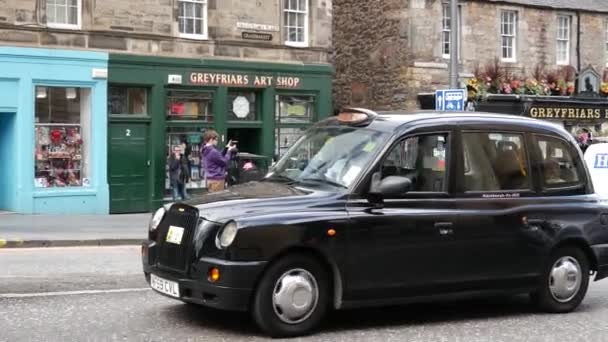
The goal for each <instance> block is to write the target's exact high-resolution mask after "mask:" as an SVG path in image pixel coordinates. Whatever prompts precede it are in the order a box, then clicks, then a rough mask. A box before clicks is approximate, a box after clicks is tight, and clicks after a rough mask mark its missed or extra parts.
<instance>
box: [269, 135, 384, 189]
mask: <svg viewBox="0 0 608 342" xmlns="http://www.w3.org/2000/svg"><path fill="white" fill-rule="evenodd" d="M387 138H388V134H387V133H384V132H379V131H375V130H371V129H367V128H355V127H348V126H338V127H321V128H314V129H311V130H309V131H308V132H307V133H306V134H305V135H304V136H303V137H302V138H300V139H299V140H298V141H297V142H296V143H295V144H294V145H293V146H292V147H291V148H290V149H289V150H288V151H287V153H286V154H285V155H284V156H283V157H282V158H281V159H280V160H279V162H278V163H277V164H276V165H275V167H274V168H273V170H272V171H271V173H270V174H269V175H268V176H267V179H270V180H273V179H274V180H285V181H288V182H298V183H307V184H310V185H315V184H320V185H331V186H334V187H339V188H348V187H350V185H351V184H352V183H353V182H354V181H355V180H356V179H357V177H358V176H359V174H360V173H361V171H362V170H363V169H364V168H365V166H366V165H367V164H368V163H369V162H370V161H371V160H372V158H373V157H374V155H376V153H377V151H378V149H379V148H380V147H381V146H383V145H384V143H385V142H386V140H387Z"/></svg>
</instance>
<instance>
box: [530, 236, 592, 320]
mask: <svg viewBox="0 0 608 342" xmlns="http://www.w3.org/2000/svg"><path fill="white" fill-rule="evenodd" d="M540 282H541V283H540V287H539V289H538V292H536V293H534V294H533V296H532V298H533V299H534V300H535V301H536V303H537V305H538V306H539V307H540V308H541V309H542V310H544V311H547V312H553V313H564V312H570V311H573V310H574V309H576V308H577V307H578V306H579V304H580V303H581V302H582V301H583V298H585V294H586V293H587V288H588V287H589V260H588V259H587V256H586V255H585V253H583V251H581V250H580V249H579V248H576V247H564V248H559V249H557V250H556V251H555V252H553V253H552V254H551V257H550V258H549V262H548V263H547V264H546V265H545V269H544V271H543V274H542V277H541V280H540Z"/></svg>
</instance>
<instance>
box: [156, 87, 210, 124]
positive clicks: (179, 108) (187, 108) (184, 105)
mask: <svg viewBox="0 0 608 342" xmlns="http://www.w3.org/2000/svg"><path fill="white" fill-rule="evenodd" d="M212 101H213V94H212V93H209V92H196V91H182V90H171V91H169V93H168V96H167V117H169V118H170V119H189V120H203V121H207V122H213V110H212Z"/></svg>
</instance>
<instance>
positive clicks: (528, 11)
mask: <svg viewBox="0 0 608 342" xmlns="http://www.w3.org/2000/svg"><path fill="white" fill-rule="evenodd" d="M459 13H460V18H459V27H460V37H459V41H460V45H461V48H460V51H459V60H460V70H459V71H460V80H461V82H464V81H466V79H467V78H468V77H471V76H472V75H473V73H474V71H475V70H476V69H478V68H483V67H484V65H486V64H488V63H491V62H492V61H494V60H495V59H496V58H498V60H499V61H500V65H501V66H502V67H504V68H506V69H507V70H509V71H511V72H513V73H516V74H520V75H529V74H531V73H532V72H533V71H534V69H535V68H536V67H537V65H541V66H543V68H545V70H552V69H557V68H560V67H563V66H565V65H570V66H572V67H574V68H576V69H577V70H581V69H582V68H585V67H587V66H589V65H591V66H593V67H594V68H595V70H597V71H598V72H599V73H600V75H601V74H602V71H603V70H604V68H605V67H606V66H607V63H608V2H605V1H600V0H578V1H558V0H528V1H524V0H510V1H507V0H505V1H495V0H460V4H459ZM579 23H580V28H579ZM450 25H451V20H450V18H449V4H448V2H447V1H443V0H378V1H369V2H366V3H361V2H360V1H356V0H336V1H335V2H334V49H335V53H334V58H335V70H336V77H335V80H334V98H335V105H336V106H340V105H346V104H355V105H365V106H369V107H373V108H379V109H404V108H407V109H413V108H416V107H417V105H418V104H417V95H418V94H419V93H424V92H432V91H434V90H435V89H438V88H445V87H447V85H448V64H449V53H450V51H449V50H450V47H449V41H447V42H446V39H447V37H448V36H449V29H450ZM444 37H446V38H444ZM503 43H505V44H503ZM503 45H505V46H504V47H505V48H506V51H503ZM579 45H580V47H579Z"/></svg>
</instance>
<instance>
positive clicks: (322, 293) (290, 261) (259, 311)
mask: <svg viewBox="0 0 608 342" xmlns="http://www.w3.org/2000/svg"><path fill="white" fill-rule="evenodd" d="M296 269H302V270H305V271H307V272H308V273H310V274H311V275H312V276H313V277H314V278H315V280H316V283H317V288H318V297H317V304H316V307H315V308H314V309H313V311H312V313H310V316H308V318H306V319H305V320H303V321H302V322H298V323H294V324H290V323H285V322H284V321H283V320H281V318H280V317H279V316H278V314H277V313H275V308H274V306H273V293H274V290H275V285H276V283H277V281H278V280H279V279H280V277H281V276H283V275H284V274H285V273H287V272H288V271H290V270H296ZM330 303H331V286H330V283H329V275H328V274H327V271H326V269H325V268H324V267H323V265H321V264H320V263H319V262H318V261H317V260H316V259H315V258H313V257H309V256H306V255H301V254H293V255H287V256H286V257H283V258H281V259H279V260H277V261H276V262H274V263H273V264H271V265H270V266H269V268H268V269H267V270H266V271H265V272H264V275H263V276H262V279H261V280H260V283H259V284H258V286H257V289H256V291H255V295H254V298H253V303H252V308H251V314H252V315H253V319H254V320H255V322H256V323H257V325H258V326H259V327H260V329H261V330H262V331H264V332H265V333H267V334H268V335H270V336H272V337H295V336H302V335H306V334H309V333H310V332H312V331H313V330H314V329H315V328H317V327H318V325H319V323H320V322H321V320H322V319H323V317H324V316H325V315H326V313H327V312H328V310H329V308H330Z"/></svg>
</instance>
